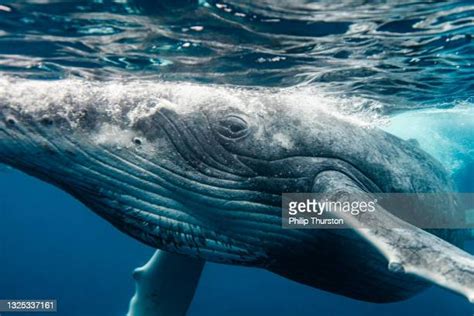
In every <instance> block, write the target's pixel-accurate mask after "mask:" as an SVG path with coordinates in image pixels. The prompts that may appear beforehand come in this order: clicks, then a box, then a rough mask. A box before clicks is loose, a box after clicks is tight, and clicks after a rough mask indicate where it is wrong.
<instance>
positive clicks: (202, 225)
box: [76, 144, 278, 230]
mask: <svg viewBox="0 0 474 316" xmlns="http://www.w3.org/2000/svg"><path fill="white" fill-rule="evenodd" d="M76 146H77V144H76ZM79 147H80V146H79ZM84 154H85V153H84ZM102 167H106V168H110V166H108V165H102ZM101 170H102V169H101ZM117 170H118V171H119V172H122V171H121V170H120V169H117ZM124 170H126V168H125V169H124ZM94 173H95V174H96V176H101V174H100V173H99V172H97V173H96V172H94ZM128 175H129V176H133V175H132V174H128ZM117 181H118V180H117ZM242 213H243V214H247V215H250V216H253V215H254V214H252V213H250V214H249V213H246V212H245V211H242ZM186 215H189V214H186ZM191 217H192V216H191ZM164 218H165V217H164ZM167 218H168V219H170V218H169V217H167ZM258 220H259V221H260V224H261V225H265V223H262V222H261V220H262V218H261V217H260V218H258ZM239 222H242V223H243V222H246V221H245V220H243V219H241V220H240V221H239ZM199 225H201V227H205V225H204V224H203V223H201V224H199ZM269 228H274V229H276V230H278V227H276V228H275V226H274V223H271V224H270V226H269Z"/></svg>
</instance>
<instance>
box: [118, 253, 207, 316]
mask: <svg viewBox="0 0 474 316" xmlns="http://www.w3.org/2000/svg"><path fill="white" fill-rule="evenodd" d="M204 263H205V261H203V260H200V259H194V258H190V257H186V256H182V255H178V254H172V253H169V252H165V251H162V250H157V251H156V252H155V254H154V255H153V256H152V257H151V259H150V260H149V261H148V262H147V263H146V264H145V265H144V266H143V267H140V268H137V269H136V270H135V271H134V272H133V278H134V279H135V282H136V291H135V295H134V296H133V298H132V299H131V301H130V307H129V311H128V314H127V316H183V315H186V311H187V310H188V308H189V306H190V304H191V301H192V299H193V296H194V292H195V290H196V287H197V284H198V282H199V278H200V276H201V272H202V269H203V267H204Z"/></svg>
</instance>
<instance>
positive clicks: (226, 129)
mask: <svg viewBox="0 0 474 316" xmlns="http://www.w3.org/2000/svg"><path fill="white" fill-rule="evenodd" d="M217 131H218V132H219V134H221V135H222V136H224V137H227V138H234V139H235V138H240V137H243V136H245V135H246V134H247V132H248V124H247V122H246V121H245V120H244V119H243V118H241V117H238V116H235V115H230V116H227V117H225V118H224V119H222V120H221V121H220V122H219V125H218V129H217Z"/></svg>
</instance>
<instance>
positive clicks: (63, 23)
mask: <svg viewBox="0 0 474 316" xmlns="http://www.w3.org/2000/svg"><path fill="white" fill-rule="evenodd" d="M473 36H474V3H473V2H472V1H448V2H443V1H440V2H430V1H426V2H424V1H375V2H367V1H340V2H333V1H303V0H297V1H280V0H264V1H259V2H258V3H254V1H247V0H244V1H203V0H200V1H191V0H179V1H158V0H157V1H148V0H136V1H126V0H120V1H118V0H117V1H105V0H94V1H89V0H87V1H86V0H80V1H56V0H51V1H47V0H32V1H8V0H7V1H0V76H16V77H23V78H30V79H39V80H60V79H62V78H70V77H81V78H85V79H91V80H92V79H93V80H113V79H114V78H121V79H122V78H127V77H129V78H134V79H137V78H138V79H143V80H172V81H181V80H184V81H193V82H199V83H209V84H231V85H242V86H258V87H262V86H263V87H292V86H298V87H308V88H311V89H317V90H318V91H324V93H325V94H326V95H327V96H329V97H332V98H340V100H341V102H342V101H344V104H347V106H348V107H351V108H350V111H352V112H358V111H362V112H363V111H369V112H370V113H375V114H376V115H378V117H379V116H380V117H382V118H391V119H392V125H391V126H384V128H386V129H388V130H389V131H391V132H393V133H395V134H397V135H399V136H400V137H404V138H416V139H418V140H419V142H420V145H421V146H422V147H423V148H424V149H425V150H427V151H428V152H430V153H431V154H433V155H434V156H435V157H437V158H438V159H440V160H441V161H442V163H444V164H445V166H446V168H447V169H448V171H449V172H450V173H451V174H452V175H453V179H454V180H455V181H456V184H457V186H458V189H459V190H460V191H463V192H473V190H474V180H473V179H474V132H473V131H474V128H473V122H474V111H473V106H472V102H473V97H474V66H473V64H474V40H473ZM347 100H349V102H348V101H347ZM430 111H435V112H430ZM433 113H434V114H433ZM434 136H436V137H434ZM468 250H470V251H471V253H473V252H474V245H473V244H470V245H468ZM152 253H153V249H151V248H148V247H147V246H144V245H142V244H140V243H138V242H137V241H135V240H132V239H131V238H129V237H127V236H124V235H123V234H121V233H119V232H118V231H116V230H115V229H114V228H112V227H111V226H110V225H109V224H108V223H106V222H105V221H103V220H102V219H100V218H99V217H97V216H96V215H95V214H93V213H92V212H91V211H89V210H88V209H87V208H85V207H84V206H82V205H81V204H80V203H78V202H77V201H75V200H74V199H73V198H71V197H70V196H68V195H67V194H65V193H63V192H61V191H60V190H58V189H56V188H54V187H52V186H50V185H48V184H45V183H42V182H39V181H38V180H36V179H33V178H31V177H28V176H26V175H24V174H21V173H19V172H17V171H14V170H10V169H8V168H1V169H0V298H17V299H21V298H36V299H39V298H45V299H49V298H55V299H57V300H58V309H59V314H60V315H81V316H83V315H87V316H96V315H97V316H98V315H124V314H125V312H126V310H127V306H128V302H129V299H130V297H131V296H132V295H133V292H134V284H133V281H132V278H131V272H132V270H133V269H134V268H135V267H137V266H140V265H142V264H143V263H145V262H146V261H147V260H148V258H149V257H150V256H151V254H152ZM189 314H190V315H191V316H197V315H249V316H250V315H262V314H268V315H400V314H404V315H447V314H450V315H473V314H474V307H473V306H472V305H471V304H469V303H467V302H466V300H465V299H464V298H461V297H458V296H456V295H454V294H451V293H449V292H447V291H445V290H442V289H439V288H433V289H430V290H429V291H426V292H425V293H422V294H421V295H419V296H417V297H415V298H413V299H411V300H408V301H405V302H400V303H394V304H387V305H377V304H370V303H364V302H358V301H354V300H351V299H347V298H344V297H340V296H336V295H333V294H329V293H325V292H322V291H319V290H315V289H312V288H308V287H306V286H303V285H300V284H296V283H294V282H291V281H288V280H285V279H283V278H281V277H278V276H275V275H273V274H271V273H269V272H265V271H261V270H257V269H250V268H241V267H232V266H224V265H218V264H207V265H206V268H205V270H204V274H203V278H202V280H201V282H200V285H199V288H198V291H197V293H196V296H195V299H194V301H193V304H192V306H191V310H190V313H189Z"/></svg>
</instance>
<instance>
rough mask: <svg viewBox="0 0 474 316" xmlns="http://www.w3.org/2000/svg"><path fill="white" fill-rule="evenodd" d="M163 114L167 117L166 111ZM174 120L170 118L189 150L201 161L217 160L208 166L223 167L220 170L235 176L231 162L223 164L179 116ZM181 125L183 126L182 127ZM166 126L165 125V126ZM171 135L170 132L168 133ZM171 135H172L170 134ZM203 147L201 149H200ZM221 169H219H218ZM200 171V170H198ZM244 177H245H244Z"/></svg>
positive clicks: (169, 120)
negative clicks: (214, 164) (206, 148)
mask: <svg viewBox="0 0 474 316" xmlns="http://www.w3.org/2000/svg"><path fill="white" fill-rule="evenodd" d="M161 114H162V115H163V116H165V117H167V116H166V114H164V113H161ZM174 119H175V120H174V121H173V120H171V119H168V122H169V123H170V124H171V125H172V126H173V127H174V130H175V131H176V132H177V133H178V134H179V136H181V137H180V139H183V140H184V144H185V145H187V147H188V148H189V151H190V152H193V153H194V154H195V155H197V157H198V158H201V159H200V161H202V162H203V163H204V164H206V163H207V159H204V158H210V160H211V162H215V163H216V166H212V165H209V164H207V165H208V166H210V167H211V168H214V169H217V168H219V167H220V168H221V169H222V170H220V171H223V172H225V173H227V174H229V175H232V176H235V174H233V173H231V171H235V170H233V169H232V168H231V167H230V163H229V162H227V164H228V165H229V167H228V166H226V165H223V164H221V163H220V162H218V161H216V160H215V159H214V158H213V157H212V155H211V154H209V153H208V151H207V150H204V147H203V146H202V145H201V143H200V142H199V138H198V137H196V136H195V135H194V133H193V132H192V130H191V129H190V128H189V127H188V126H187V125H186V124H185V123H184V122H180V120H179V118H177V117H174ZM175 121H178V122H179V123H181V126H178V125H177V124H178V122H175ZM180 127H181V128H180ZM163 128H164V127H163ZM168 135H170V134H168ZM170 137H171V136H170ZM193 144H197V145H201V146H200V148H199V147H198V146H193ZM199 149H201V150H199ZM199 152H201V153H202V157H199ZM217 170H219V169H217ZM198 171H200V170H198ZM242 178H243V177H242Z"/></svg>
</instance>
